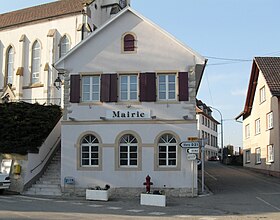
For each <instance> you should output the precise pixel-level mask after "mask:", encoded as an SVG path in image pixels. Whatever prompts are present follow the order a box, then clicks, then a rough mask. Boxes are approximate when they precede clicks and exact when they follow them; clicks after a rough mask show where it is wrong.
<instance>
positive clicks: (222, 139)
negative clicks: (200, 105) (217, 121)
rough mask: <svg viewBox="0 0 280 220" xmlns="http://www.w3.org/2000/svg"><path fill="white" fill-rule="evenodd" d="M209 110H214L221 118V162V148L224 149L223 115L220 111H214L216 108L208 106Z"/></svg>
mask: <svg viewBox="0 0 280 220" xmlns="http://www.w3.org/2000/svg"><path fill="white" fill-rule="evenodd" d="M208 107H209V108H211V109H214V110H216V111H217V112H218V113H219V114H220V116H221V161H222V162H223V159H224V158H223V157H224V156H223V154H224V152H223V148H224V131H223V115H222V113H221V111H220V110H219V109H216V108H214V107H212V106H208Z"/></svg>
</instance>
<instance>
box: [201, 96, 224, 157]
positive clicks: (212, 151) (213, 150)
mask: <svg viewBox="0 0 280 220" xmlns="http://www.w3.org/2000/svg"><path fill="white" fill-rule="evenodd" d="M196 119H197V130H198V132H199V134H198V137H199V138H202V139H207V143H206V144H205V149H204V152H205V157H204V159H205V160H208V159H210V158H211V157H215V156H218V151H219V148H218V132H217V131H218V130H217V126H218V124H219V122H217V121H216V120H215V119H214V118H213V116H212V111H211V109H210V108H209V107H208V106H207V105H205V104H204V103H202V102H201V101H200V100H199V101H198V102H197V109H196Z"/></svg>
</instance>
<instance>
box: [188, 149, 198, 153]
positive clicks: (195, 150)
mask: <svg viewBox="0 0 280 220" xmlns="http://www.w3.org/2000/svg"><path fill="white" fill-rule="evenodd" d="M186 151H187V153H189V154H198V153H199V149H198V148H187V149H186Z"/></svg>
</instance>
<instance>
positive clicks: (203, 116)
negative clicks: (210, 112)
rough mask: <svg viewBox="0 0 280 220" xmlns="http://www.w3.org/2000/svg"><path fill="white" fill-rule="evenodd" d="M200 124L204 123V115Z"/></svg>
mask: <svg viewBox="0 0 280 220" xmlns="http://www.w3.org/2000/svg"><path fill="white" fill-rule="evenodd" d="M202 124H203V125H204V116H203V115H202Z"/></svg>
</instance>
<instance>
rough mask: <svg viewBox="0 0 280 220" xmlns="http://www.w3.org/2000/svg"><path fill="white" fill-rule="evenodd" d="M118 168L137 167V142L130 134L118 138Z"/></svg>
mask: <svg viewBox="0 0 280 220" xmlns="http://www.w3.org/2000/svg"><path fill="white" fill-rule="evenodd" d="M119 149H120V151H119V153H120V155H119V156H120V158H119V161H120V164H119V165H120V166H133V167H137V165H138V161H137V158H138V141H137V139H136V138H135V137H134V136H133V135H131V134H125V135H123V136H122V137H121V138H120V148H119Z"/></svg>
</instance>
